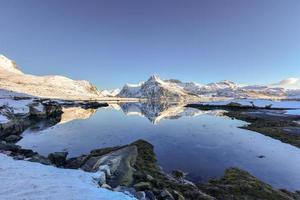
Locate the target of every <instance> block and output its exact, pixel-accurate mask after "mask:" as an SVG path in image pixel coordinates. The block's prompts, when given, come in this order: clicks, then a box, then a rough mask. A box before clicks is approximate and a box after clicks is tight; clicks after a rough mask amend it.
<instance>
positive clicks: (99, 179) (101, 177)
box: [94, 172, 106, 187]
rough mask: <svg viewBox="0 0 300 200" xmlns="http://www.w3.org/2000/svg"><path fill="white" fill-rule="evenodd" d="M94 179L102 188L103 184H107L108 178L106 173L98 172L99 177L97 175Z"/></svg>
mask: <svg viewBox="0 0 300 200" xmlns="http://www.w3.org/2000/svg"><path fill="white" fill-rule="evenodd" d="M94 179H95V180H96V181H97V183H98V184H99V186H101V187H102V185H103V184H105V183H106V176H105V173H104V172H97V175H96V177H94Z"/></svg>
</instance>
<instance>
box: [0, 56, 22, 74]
mask: <svg viewBox="0 0 300 200" xmlns="http://www.w3.org/2000/svg"><path fill="white" fill-rule="evenodd" d="M0 66H1V67H2V68H4V69H5V70H7V71H9V72H11V73H15V74H23V73H22V72H21V71H20V70H19V69H18V68H17V65H16V63H15V62H14V61H12V60H10V59H8V58H7V57H5V56H4V55H0Z"/></svg>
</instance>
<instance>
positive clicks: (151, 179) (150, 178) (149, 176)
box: [146, 174, 154, 182]
mask: <svg viewBox="0 0 300 200" xmlns="http://www.w3.org/2000/svg"><path fill="white" fill-rule="evenodd" d="M146 180H147V181H149V182H152V181H154V178H153V177H152V176H151V175H149V174H147V175H146Z"/></svg>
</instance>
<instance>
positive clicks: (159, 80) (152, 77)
mask: <svg viewBox="0 0 300 200" xmlns="http://www.w3.org/2000/svg"><path fill="white" fill-rule="evenodd" d="M146 82H160V83H162V82H163V80H162V79H161V78H160V77H159V76H158V75H152V76H150V78H149V79H148V80H147V81H146Z"/></svg>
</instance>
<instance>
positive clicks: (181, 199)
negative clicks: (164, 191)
mask: <svg viewBox="0 0 300 200" xmlns="http://www.w3.org/2000/svg"><path fill="white" fill-rule="evenodd" d="M172 193H173V196H174V198H175V199H176V200H185V198H184V196H182V194H180V193H179V192H177V191H176V190H173V192H172Z"/></svg>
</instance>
